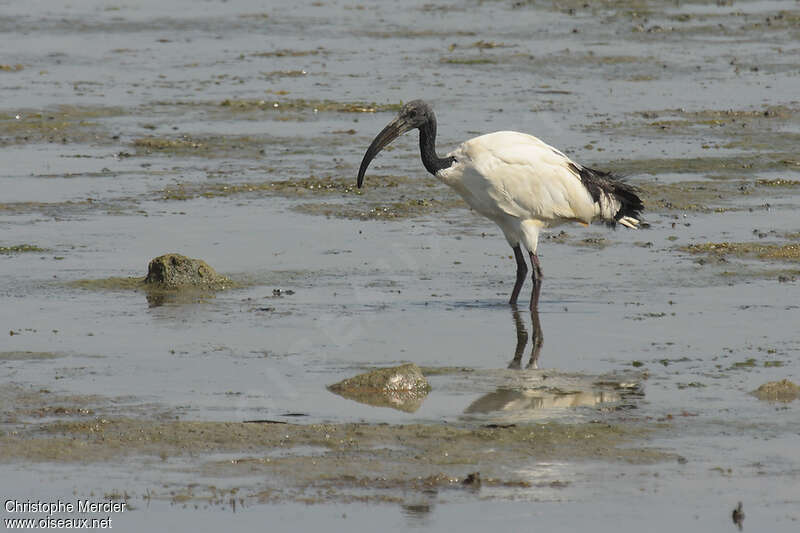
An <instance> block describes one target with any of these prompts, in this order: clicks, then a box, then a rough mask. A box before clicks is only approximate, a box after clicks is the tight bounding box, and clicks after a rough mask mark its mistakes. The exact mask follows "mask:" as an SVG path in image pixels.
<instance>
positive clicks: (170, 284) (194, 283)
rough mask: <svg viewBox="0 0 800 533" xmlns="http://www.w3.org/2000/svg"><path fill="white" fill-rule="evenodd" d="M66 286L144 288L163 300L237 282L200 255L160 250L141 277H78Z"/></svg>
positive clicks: (101, 288) (77, 287)
mask: <svg viewBox="0 0 800 533" xmlns="http://www.w3.org/2000/svg"><path fill="white" fill-rule="evenodd" d="M67 286H69V287H73V288H76V289H85V290H95V291H146V292H147V293H148V297H150V296H152V297H153V298H155V299H156V300H163V297H164V296H167V295H169V294H171V293H175V292H178V291H189V292H197V291H199V292H201V293H205V292H215V291H221V290H225V289H231V288H235V287H238V286H239V284H238V283H236V282H235V281H233V280H231V279H230V278H229V277H227V276H223V275H221V274H218V273H217V271H216V270H214V269H213V268H212V267H211V266H209V265H208V263H206V262H205V261H203V260H201V259H191V258H188V257H185V256H182V255H180V254H164V255H162V256H159V257H156V258H155V259H153V260H152V261H150V263H149V264H148V267H147V276H145V277H144V278H138V277H118V276H112V277H109V278H100V279H80V280H74V281H70V282H67Z"/></svg>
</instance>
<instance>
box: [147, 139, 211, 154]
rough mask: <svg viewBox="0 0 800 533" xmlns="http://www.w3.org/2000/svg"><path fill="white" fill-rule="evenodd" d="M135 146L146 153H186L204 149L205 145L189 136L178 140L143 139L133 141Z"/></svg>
mask: <svg viewBox="0 0 800 533" xmlns="http://www.w3.org/2000/svg"><path fill="white" fill-rule="evenodd" d="M133 146H135V147H136V148H143V149H144V150H145V151H153V150H155V151H165V150H169V151H185V150H187V149H198V148H203V147H204V146H203V144H202V143H200V142H197V141H194V140H192V139H191V138H189V137H188V136H183V137H180V138H176V139H170V138H160V137H142V138H140V139H136V140H135V141H133Z"/></svg>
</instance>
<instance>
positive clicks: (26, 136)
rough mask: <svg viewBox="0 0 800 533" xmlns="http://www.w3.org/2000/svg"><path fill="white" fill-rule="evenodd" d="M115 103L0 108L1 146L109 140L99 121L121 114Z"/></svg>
mask: <svg viewBox="0 0 800 533" xmlns="http://www.w3.org/2000/svg"><path fill="white" fill-rule="evenodd" d="M124 114H125V113H124V112H123V110H122V108H118V107H91V106H86V107H80V106H67V105H63V106H59V107H57V108H55V109H52V110H28V109H23V110H20V111H14V112H0V146H8V145H14V144H27V143H41V142H61V143H89V142H92V143H97V142H99V141H102V140H105V141H106V142H108V143H111V141H112V139H111V136H110V135H109V134H108V133H107V131H106V128H105V126H103V125H102V123H101V122H100V121H99V119H104V118H108V117H116V116H122V115H124Z"/></svg>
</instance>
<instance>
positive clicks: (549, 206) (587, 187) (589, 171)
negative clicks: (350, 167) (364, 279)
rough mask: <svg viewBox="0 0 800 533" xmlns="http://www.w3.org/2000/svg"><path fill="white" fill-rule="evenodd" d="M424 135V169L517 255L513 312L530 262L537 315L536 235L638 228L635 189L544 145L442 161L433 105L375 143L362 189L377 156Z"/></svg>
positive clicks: (483, 147) (414, 104) (485, 146)
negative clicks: (594, 225)
mask: <svg viewBox="0 0 800 533" xmlns="http://www.w3.org/2000/svg"><path fill="white" fill-rule="evenodd" d="M413 129H418V130H419V150H420V155H421V156H422V164H423V165H424V166H425V169H426V170H427V171H428V172H430V173H431V174H433V175H434V176H435V177H436V178H437V179H439V180H440V181H441V182H443V183H445V184H447V185H449V186H450V187H452V188H453V189H455V191H456V192H457V193H458V194H459V195H461V197H462V198H463V199H464V200H465V201H466V202H467V204H469V206H470V207H471V208H472V209H474V210H475V211H477V212H478V213H480V214H481V215H483V216H485V217H487V218H488V219H490V220H492V221H494V222H495V223H496V224H497V225H498V226H499V227H500V229H501V230H502V232H503V235H505V238H506V240H507V241H508V244H509V245H510V246H511V248H512V249H513V250H514V258H515V259H516V262H517V278H516V282H515V283H514V289H513V290H512V291H511V298H510V300H509V303H510V304H512V305H516V303H517V297H518V296H519V293H520V290H521V289H522V286H523V284H524V282H525V278H526V276H527V273H528V266H527V264H526V262H525V256H524V254H523V251H522V249H523V247H524V248H525V250H527V252H528V255H529V256H530V261H531V270H532V275H531V279H532V282H533V289H532V291H531V300H530V309H531V310H532V311H533V310H535V309H537V308H538V304H539V293H540V291H541V288H542V268H541V266H540V265H539V258H538V257H537V255H536V247H537V245H538V243H539V232H540V231H542V230H543V229H545V228H549V227H553V226H556V225H559V224H564V223H569V222H577V223H581V224H583V225H588V224H589V223H591V222H592V221H594V220H600V221H602V222H605V223H606V224H608V225H609V226H615V225H616V224H617V223H619V224H622V225H623V226H626V227H628V228H632V229H636V228H637V227H638V225H639V219H640V216H641V211H642V210H643V209H644V205H643V204H642V200H641V199H640V198H639V196H638V195H637V190H636V188H635V187H633V186H631V185H630V184H628V183H625V182H624V181H622V180H620V179H619V178H616V177H614V176H612V175H611V174H610V173H608V172H603V171H600V170H595V169H593V168H589V167H585V166H583V165H580V164H578V163H576V162H574V161H572V160H571V159H570V158H569V157H567V156H566V155H564V154H563V153H562V152H561V151H559V150H557V149H556V148H553V147H552V146H550V145H548V144H546V143H545V142H543V141H541V140H540V139H538V138H536V137H534V136H532V135H527V134H525V133H519V132H516V131H498V132H494V133H489V134H486V135H481V136H479V137H475V138H472V139H469V140H468V141H465V142H463V143H462V144H461V145H459V146H458V147H457V148H456V149H455V150H453V151H452V152H450V153H448V154H447V155H445V156H444V157H439V156H438V155H437V154H436V146H435V145H436V116H435V115H434V113H433V109H432V108H431V106H430V105H429V104H427V103H426V102H424V101H422V100H414V101H411V102H408V103H407V104H405V105H404V106H403V107H402V108H401V109H400V112H399V114H398V115H397V117H396V118H395V119H394V120H392V121H391V122H390V123H389V124H388V125H387V126H386V127H385V128H383V130H381V132H380V133H378V135H377V136H376V137H375V139H374V140H373V141H372V143H371V144H370V145H369V147H368V148H367V151H366V153H365V154H364V158H363V159H362V161H361V167H360V168H359V170H358V179H357V185H358V187H359V188H361V186H362V185H363V183H364V174H365V173H366V172H367V168H368V167H369V164H370V163H371V162H372V160H373V159H374V158H375V156H377V155H378V153H379V152H380V151H381V150H382V149H383V148H384V147H386V146H387V145H388V144H389V143H391V142H392V141H393V140H394V139H396V138H397V137H399V136H400V135H402V134H403V133H406V132H408V131H411V130H413Z"/></svg>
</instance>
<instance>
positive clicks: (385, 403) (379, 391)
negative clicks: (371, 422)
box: [328, 363, 431, 413]
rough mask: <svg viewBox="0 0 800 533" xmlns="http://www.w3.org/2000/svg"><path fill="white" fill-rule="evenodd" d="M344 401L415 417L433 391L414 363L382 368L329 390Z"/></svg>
mask: <svg viewBox="0 0 800 533" xmlns="http://www.w3.org/2000/svg"><path fill="white" fill-rule="evenodd" d="M328 390H330V391H331V392H334V393H336V394H338V395H339V396H342V397H344V398H347V399H350V400H355V401H357V402H360V403H365V404H367V405H373V406H376V407H392V408H394V409H398V410H400V411H406V412H408V413H413V412H415V411H416V410H417V409H419V407H420V406H421V405H422V401H423V400H424V399H425V397H426V396H427V395H428V392H429V391H430V390H431V386H430V384H429V383H428V380H426V379H425V376H423V375H422V370H420V368H419V367H418V366H417V365H415V364H414V363H407V364H405V365H400V366H395V367H391V368H380V369H378V370H373V371H371V372H366V373H364V374H359V375H357V376H354V377H352V378H348V379H345V380H344V381H340V382H339V383H335V384H333V385H330V386H328Z"/></svg>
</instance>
